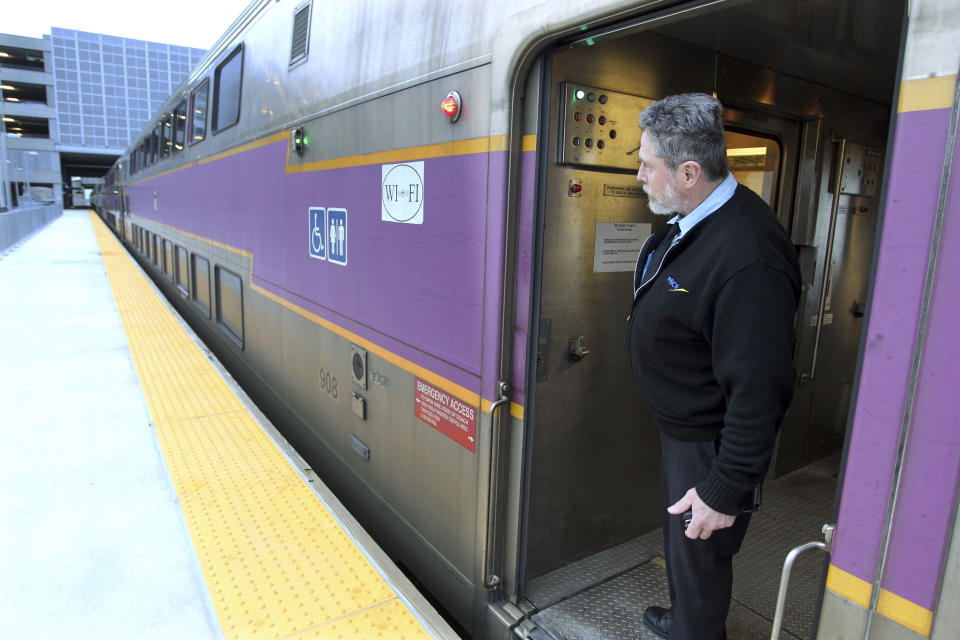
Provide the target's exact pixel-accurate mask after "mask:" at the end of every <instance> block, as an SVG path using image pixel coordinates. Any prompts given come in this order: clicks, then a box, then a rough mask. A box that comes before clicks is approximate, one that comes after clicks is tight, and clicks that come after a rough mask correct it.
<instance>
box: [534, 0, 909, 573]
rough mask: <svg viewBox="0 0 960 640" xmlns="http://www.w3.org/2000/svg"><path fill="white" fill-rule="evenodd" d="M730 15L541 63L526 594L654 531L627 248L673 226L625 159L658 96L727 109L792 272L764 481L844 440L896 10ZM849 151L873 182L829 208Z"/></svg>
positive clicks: (848, 191) (732, 11)
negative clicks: (792, 386) (781, 386)
mask: <svg viewBox="0 0 960 640" xmlns="http://www.w3.org/2000/svg"><path fill="white" fill-rule="evenodd" d="M731 4H732V5H733V6H731V7H730V8H723V7H721V8H719V9H715V10H712V11H710V12H708V13H702V14H700V15H697V16H694V17H691V18H687V19H684V20H679V21H673V22H664V23H655V24H653V25H651V26H648V27H645V28H638V29H636V30H634V31H633V32H632V33H630V34H629V35H622V34H621V35H617V36H612V35H611V36H609V37H604V35H603V34H602V33H600V34H598V36H597V37H596V38H594V39H592V40H591V41H590V42H576V43H573V44H574V45H575V46H570V44H571V43H561V46H558V47H557V48H556V50H554V51H552V52H550V53H549V54H547V56H546V58H545V61H546V64H544V65H543V68H544V73H545V74H546V78H545V81H544V84H543V86H544V88H545V90H546V88H549V98H547V97H546V95H545V97H544V99H549V100H550V116H549V118H548V119H547V120H546V121H544V122H541V124H540V126H541V136H540V140H541V141H542V143H541V144H545V145H547V147H548V148H547V151H546V154H545V158H546V164H545V166H544V168H543V169H542V170H543V171H545V178H546V179H545V181H542V182H541V184H544V185H545V189H544V190H543V192H542V193H541V194H540V195H539V200H538V216H539V221H540V223H541V224H542V227H541V228H540V231H541V236H540V237H539V239H538V248H539V253H538V255H539V256H540V260H541V264H540V267H539V269H538V271H537V272H538V274H539V281H538V283H537V286H538V291H539V303H540V304H539V308H538V309H534V316H533V317H534V321H533V325H534V328H535V329H536V330H537V338H538V344H539V352H538V354H537V371H536V374H535V377H536V382H535V385H533V390H534V393H533V394H531V395H532V397H533V399H534V403H533V408H532V411H531V415H532V416H533V418H532V420H533V422H532V424H531V426H530V429H529V432H530V433H531V437H532V444H531V446H532V449H531V453H530V458H529V461H530V462H529V465H528V469H527V480H528V482H529V493H528V495H527V502H526V513H525V519H524V522H525V536H526V540H525V545H524V552H523V557H524V566H523V567H522V572H523V577H524V578H526V579H527V580H529V579H532V578H535V577H537V576H540V575H543V574H546V573H548V572H550V571H552V570H554V569H557V568H558V567H562V566H564V565H567V564H569V563H571V562H574V561H577V560H580V559H582V558H584V557H587V556H590V555H591V554H595V553H597V552H599V551H601V550H604V549H607V548H609V547H611V546H613V545H617V544H619V543H621V542H624V541H626V540H629V539H631V538H634V537H636V536H639V535H641V534H643V533H645V532H648V531H651V530H653V529H657V528H658V527H660V526H661V523H662V516H661V509H660V504H659V495H658V486H659V447H660V444H659V434H658V430H657V427H656V425H655V424H654V422H653V420H652V418H651V417H650V416H649V414H648V412H647V410H646V409H645V408H644V407H643V405H642V404H641V402H640V401H639V398H638V395H637V393H636V391H635V390H634V389H633V387H632V382H631V378H630V371H629V367H628V362H627V354H626V319H627V316H628V315H629V313H630V306H631V302H632V286H631V284H632V277H633V262H632V260H631V259H630V255H631V253H630V252H631V251H632V252H633V253H632V258H633V259H635V256H636V251H637V250H638V249H639V244H640V243H642V241H643V240H644V239H645V238H646V236H647V235H648V234H649V233H650V232H653V231H656V230H657V229H658V228H659V227H660V226H661V225H663V224H665V223H666V220H667V218H666V217H663V216H655V215H653V214H652V213H651V212H650V211H649V210H648V209H647V206H646V197H645V195H644V194H643V193H642V191H641V189H640V187H639V183H638V182H637V181H636V178H635V176H636V170H637V168H638V167H637V160H636V154H633V155H632V156H627V155H626V151H625V150H630V149H633V148H635V147H637V146H638V145H639V138H640V130H639V128H638V126H637V123H636V118H637V115H638V111H639V109H640V108H643V106H645V104H647V103H649V101H650V100H653V99H657V98H660V97H663V96H665V95H669V94H672V93H681V92H690V91H700V92H706V93H713V94H714V95H716V96H717V97H718V98H719V99H720V100H721V101H722V102H723V103H724V105H725V107H726V108H727V116H728V117H727V127H728V146H729V151H730V163H731V169H732V171H733V172H734V174H735V176H736V177H737V179H738V180H739V181H740V182H741V183H743V184H745V185H747V186H749V187H750V188H751V189H754V190H755V191H757V192H758V193H760V194H761V196H763V197H764V199H766V200H767V201H768V202H769V203H770V205H771V207H772V208H773V209H774V211H775V214H776V215H777V217H778V219H779V220H780V221H781V223H782V224H783V225H784V227H785V228H786V229H787V231H788V233H790V235H791V238H792V239H793V242H794V244H795V246H796V247H797V249H798V254H799V255H800V258H801V264H802V268H803V279H804V285H805V288H804V293H803V298H802V300H801V308H800V311H799V312H798V319H797V336H798V337H797V347H796V355H795V365H796V369H797V381H798V382H797V387H796V392H795V396H794V402H793V405H792V407H791V410H790V414H789V415H788V418H787V420H786V422H785V424H784V426H783V431H782V434H781V438H780V441H779V444H778V449H777V452H776V454H775V460H774V465H773V471H772V472H773V473H774V474H782V473H786V472H788V471H790V470H792V469H795V468H798V467H801V466H803V465H806V464H808V463H810V462H813V461H816V460H819V459H822V458H825V457H826V456H830V455H832V454H836V453H837V452H838V451H839V450H840V447H841V446H842V441H843V434H844V429H845V426H846V421H847V411H848V408H849V406H850V402H851V391H852V380H853V376H854V372H855V367H856V358H857V345H858V344H859V336H860V331H861V328H862V321H863V320H862V315H863V313H862V311H863V308H864V304H865V302H866V290H867V284H868V281H869V277H870V267H871V256H872V252H873V240H874V231H875V229H876V225H877V212H878V209H879V204H880V198H879V195H880V190H879V189H880V185H879V183H880V176H881V175H882V160H883V157H884V153H885V147H886V135H887V129H888V126H889V115H890V104H891V101H892V96H893V95H894V88H895V73H896V66H897V57H898V51H897V47H896V46H893V45H892V44H891V43H897V42H899V39H900V25H901V22H902V19H903V12H904V6H903V3H901V2H895V3H874V2H868V1H854V0H844V1H833V2H831V1H824V2H815V3H814V2H798V1H796V0H765V1H763V2H752V3H731ZM878 5H883V6H878ZM580 93H582V95H580ZM601 96H602V97H603V100H602V101H601ZM601 115H602V116H603V123H602V124H600V116H601ZM588 117H589V122H588ZM588 125H589V126H588ZM575 138H576V141H575V140H574V139H575ZM588 139H589V146H588V144H587V141H588ZM841 140H844V141H845V142H844V143H843V144H844V145H845V149H846V152H847V156H850V155H851V154H853V156H852V157H853V159H852V162H854V163H859V165H858V166H860V168H861V169H862V170H863V171H867V172H868V178H865V180H875V184H872V185H866V186H863V185H861V186H860V187H856V186H851V185H850V184H847V183H846V182H844V181H846V180H850V179H851V176H850V175H849V174H842V175H840V177H841V182H842V183H843V184H842V186H841V189H840V190H841V194H840V195H839V197H837V198H834V184H835V182H836V176H835V175H834V174H835V173H836V167H837V166H838V165H837V156H838V154H839V151H840V147H841V142H840V141H841ZM598 143H602V145H598ZM847 156H845V157H844V160H846V159H847ZM835 201H836V202H835ZM831 221H832V224H831ZM831 229H832V230H831ZM831 234H832V239H831V237H830V236H831ZM828 249H829V259H828V255H827V252H828ZM825 274H826V277H825ZM824 287H826V288H828V289H829V290H828V292H827V295H826V296H821V291H823V290H824ZM822 297H827V298H829V300H828V303H827V304H826V307H827V309H826V311H825V310H824V309H823V307H824V303H823V300H822V299H821V298H822ZM827 314H832V315H830V317H829V318H826V316H827ZM827 320H829V321H827ZM811 369H813V370H814V371H815V372H816V373H815V375H814V376H809V375H807V376H806V377H804V375H803V374H809V372H810V371H811ZM532 377H533V375H531V378H532Z"/></svg>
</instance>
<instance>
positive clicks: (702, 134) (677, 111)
mask: <svg viewBox="0 0 960 640" xmlns="http://www.w3.org/2000/svg"><path fill="white" fill-rule="evenodd" d="M637 124H639V125H640V128H641V129H643V130H644V132H645V133H646V134H647V135H648V136H651V141H652V142H653V144H654V148H655V149H656V152H657V156H659V157H660V159H662V160H663V161H664V163H665V164H666V165H667V167H668V168H669V169H676V168H677V167H679V166H680V165H681V164H682V163H684V162H687V161H688V160H693V161H694V162H696V163H697V164H699V165H700V166H701V167H703V171H704V173H705V174H706V176H707V178H708V179H709V180H711V181H716V180H722V179H723V178H725V177H726V176H727V174H728V173H729V172H730V165H729V163H728V162H727V141H726V138H725V136H724V132H723V106H722V105H721V104H720V101H719V100H717V99H716V98H714V97H713V96H709V95H707V94H705V93H683V94H679V95H675V96H667V97H666V98H663V99H662V100H657V101H656V102H654V103H653V104H651V105H650V106H649V107H647V108H646V109H644V110H643V111H641V112H640V119H639V120H638V121H637Z"/></svg>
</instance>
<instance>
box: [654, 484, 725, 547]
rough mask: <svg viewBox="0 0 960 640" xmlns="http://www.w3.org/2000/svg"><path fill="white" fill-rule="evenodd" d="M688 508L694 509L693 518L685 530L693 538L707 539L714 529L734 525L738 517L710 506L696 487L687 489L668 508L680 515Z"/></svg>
mask: <svg viewBox="0 0 960 640" xmlns="http://www.w3.org/2000/svg"><path fill="white" fill-rule="evenodd" d="M687 510H692V511H693V519H692V520H691V521H690V525H689V526H688V527H687V530H686V532H685V535H686V536H687V537H688V538H690V539H691V540H696V539H697V538H702V539H704V540H706V539H707V538H709V537H710V535H711V534H713V532H714V531H716V530H718V529H726V528H727V527H732V526H733V523H734V521H735V520H736V519H737V517H736V516H731V515H727V514H726V513H720V512H719V511H714V510H713V509H711V508H710V507H708V506H707V503H706V502H704V501H703V500H701V499H700V496H698V495H697V490H696V489H690V491H687V493H686V494H684V496H683V497H682V498H680V499H679V500H677V501H676V502H675V503H673V504H672V505H671V506H670V507H668V508H667V513H669V514H671V515H674V516H678V515H680V514H682V513H683V512H684V511H687Z"/></svg>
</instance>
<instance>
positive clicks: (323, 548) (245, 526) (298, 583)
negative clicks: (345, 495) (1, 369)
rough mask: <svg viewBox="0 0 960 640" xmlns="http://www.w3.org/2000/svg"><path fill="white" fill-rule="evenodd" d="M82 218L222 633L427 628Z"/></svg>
mask: <svg viewBox="0 0 960 640" xmlns="http://www.w3.org/2000/svg"><path fill="white" fill-rule="evenodd" d="M91 220H92V223H93V227H94V231H95V233H96V235H97V241H98V242H99V244H100V250H101V253H102V255H103V263H104V266H105V268H106V271H107V275H108V277H109V280H110V285H111V287H112V288H113V295H114V299H115V300H116V303H117V309H118V310H119V312H120V317H121V320H122V321H123V327H124V331H125V332H126V335H127V340H128V342H129V344H130V351H131V354H132V357H133V362H134V365H135V366H136V369H137V374H138V376H139V378H140V383H141V386H142V388H143V393H144V396H145V397H146V401H147V405H148V408H149V410H150V415H151V418H152V420H153V423H154V425H155V428H156V431H157V437H158V439H159V441H160V445H161V447H162V449H163V453H164V456H165V457H166V461H167V466H168V467H169V469H170V475H171V477H172V478H173V483H174V486H175V487H176V490H177V495H178V497H179V499H180V504H181V506H182V508H183V512H184V516H185V519H186V522H187V526H188V527H189V529H190V535H191V537H192V538H193V545H194V548H195V549H196V552H197V557H198V559H199V561H200V566H201V568H202V570H203V574H204V577H205V578H206V581H207V586H208V588H209V589H210V595H211V598H212V600H213V604H214V607H215V608H216V611H217V615H218V616H219V619H220V625H221V627H222V629H223V633H224V636H225V637H226V638H227V639H228V640H233V639H240V638H243V639H247V638H250V639H261V638H262V639H271V638H296V639H298V640H300V639H304V640H306V639H315V638H318V639H320V638H322V639H334V638H391V639H394V638H397V639H400V638H426V637H429V634H428V633H427V631H426V629H424V627H423V626H422V625H421V624H420V622H419V621H418V620H417V619H416V617H414V615H413V614H412V613H411V612H410V611H409V609H408V608H407V607H406V605H405V604H404V603H403V601H401V600H400V599H399V598H398V597H397V594H396V592H395V591H394V590H393V589H392V588H391V587H390V585H389V584H387V583H386V581H385V580H384V579H383V578H382V577H381V575H380V574H379V573H378V572H377V570H376V569H375V568H374V567H373V565H372V564H371V563H370V561H369V560H368V559H367V557H366V556H365V555H364V554H363V552H362V551H361V550H360V549H359V548H358V547H357V546H356V544H354V542H353V540H352V539H351V538H350V537H349V536H348V535H347V533H346V532H345V531H344V530H343V529H342V528H341V526H340V524H339V523H338V522H337V520H336V519H335V518H334V517H333V516H332V515H331V513H330V512H329V511H328V510H327V508H326V507H325V506H324V505H323V503H322V502H321V501H320V499H319V498H318V497H317V496H316V495H315V494H314V493H313V491H312V490H311V489H310V488H309V487H308V486H307V484H306V482H305V481H304V480H303V479H302V478H301V477H300V475H299V474H298V473H297V472H296V471H295V470H294V469H293V467H292V466H291V465H290V463H289V462H288V460H287V459H286V458H285V457H284V456H283V454H281V453H280V451H279V450H278V449H277V447H276V445H275V444H274V443H273V441H272V440H270V438H269V437H268V436H267V434H266V433H265V432H264V431H263V430H262V429H261V428H260V425H259V424H258V423H257V421H256V420H255V419H254V417H253V416H252V415H251V414H250V413H249V412H248V411H247V409H246V407H244V405H243V403H242V402H241V401H240V399H239V398H238V397H237V396H236V395H235V394H234V393H233V392H232V391H231V389H230V388H229V386H228V385H227V383H226V382H225V381H224V379H223V378H222V377H221V376H220V375H219V373H218V372H217V371H216V370H215V369H214V368H213V366H212V365H211V364H210V362H209V361H208V360H207V358H206V356H205V355H204V354H203V352H202V351H201V350H200V349H199V348H198V347H197V346H196V344H194V343H193V341H192V340H191V339H190V337H189V336H188V335H187V333H186V332H185V331H184V330H183V328H182V327H181V326H180V324H179V323H178V321H177V320H176V319H175V318H174V316H173V315H172V314H171V313H170V311H169V310H168V309H167V307H166V305H165V304H164V303H163V302H162V301H161V300H160V299H159V298H158V297H157V295H156V293H155V292H154V290H153V289H152V288H151V286H150V284H149V282H148V281H147V279H146V278H145V277H144V275H143V274H142V272H140V271H139V270H138V269H137V268H136V266H135V264H134V263H133V261H132V259H131V258H130V257H129V256H128V255H127V254H126V252H125V251H124V250H123V248H122V247H121V246H120V244H119V242H118V241H117V240H116V238H115V237H114V236H113V235H112V234H111V233H110V231H109V230H108V229H107V228H106V226H105V225H104V224H103V223H102V222H100V220H99V218H97V217H96V216H95V215H93V214H91Z"/></svg>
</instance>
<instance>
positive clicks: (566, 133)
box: [558, 82, 653, 171]
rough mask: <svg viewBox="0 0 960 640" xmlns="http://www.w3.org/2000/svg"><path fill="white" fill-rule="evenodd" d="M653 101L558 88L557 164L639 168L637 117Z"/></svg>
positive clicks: (571, 87) (571, 85)
mask: <svg viewBox="0 0 960 640" xmlns="http://www.w3.org/2000/svg"><path fill="white" fill-rule="evenodd" d="M652 103H653V100H651V99H650V98H642V97H640V96H633V95H630V94H627V93H618V92H616V91H608V90H606V89H600V88H598V87H590V86H587V85H584V84H577V83H573V82H564V83H563V84H561V85H560V109H559V114H560V127H559V130H560V144H559V145H558V147H559V149H560V157H559V160H558V162H559V163H560V164H569V165H580V166H587V167H595V168H598V169H623V170H627V171H636V170H637V169H638V168H639V166H640V165H639V162H638V161H637V155H636V150H637V147H638V146H639V145H640V133H641V131H640V128H639V127H638V126H637V117H638V116H639V115H640V112H641V111H643V110H644V109H646V108H647V107H648V106H650V104H652Z"/></svg>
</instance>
